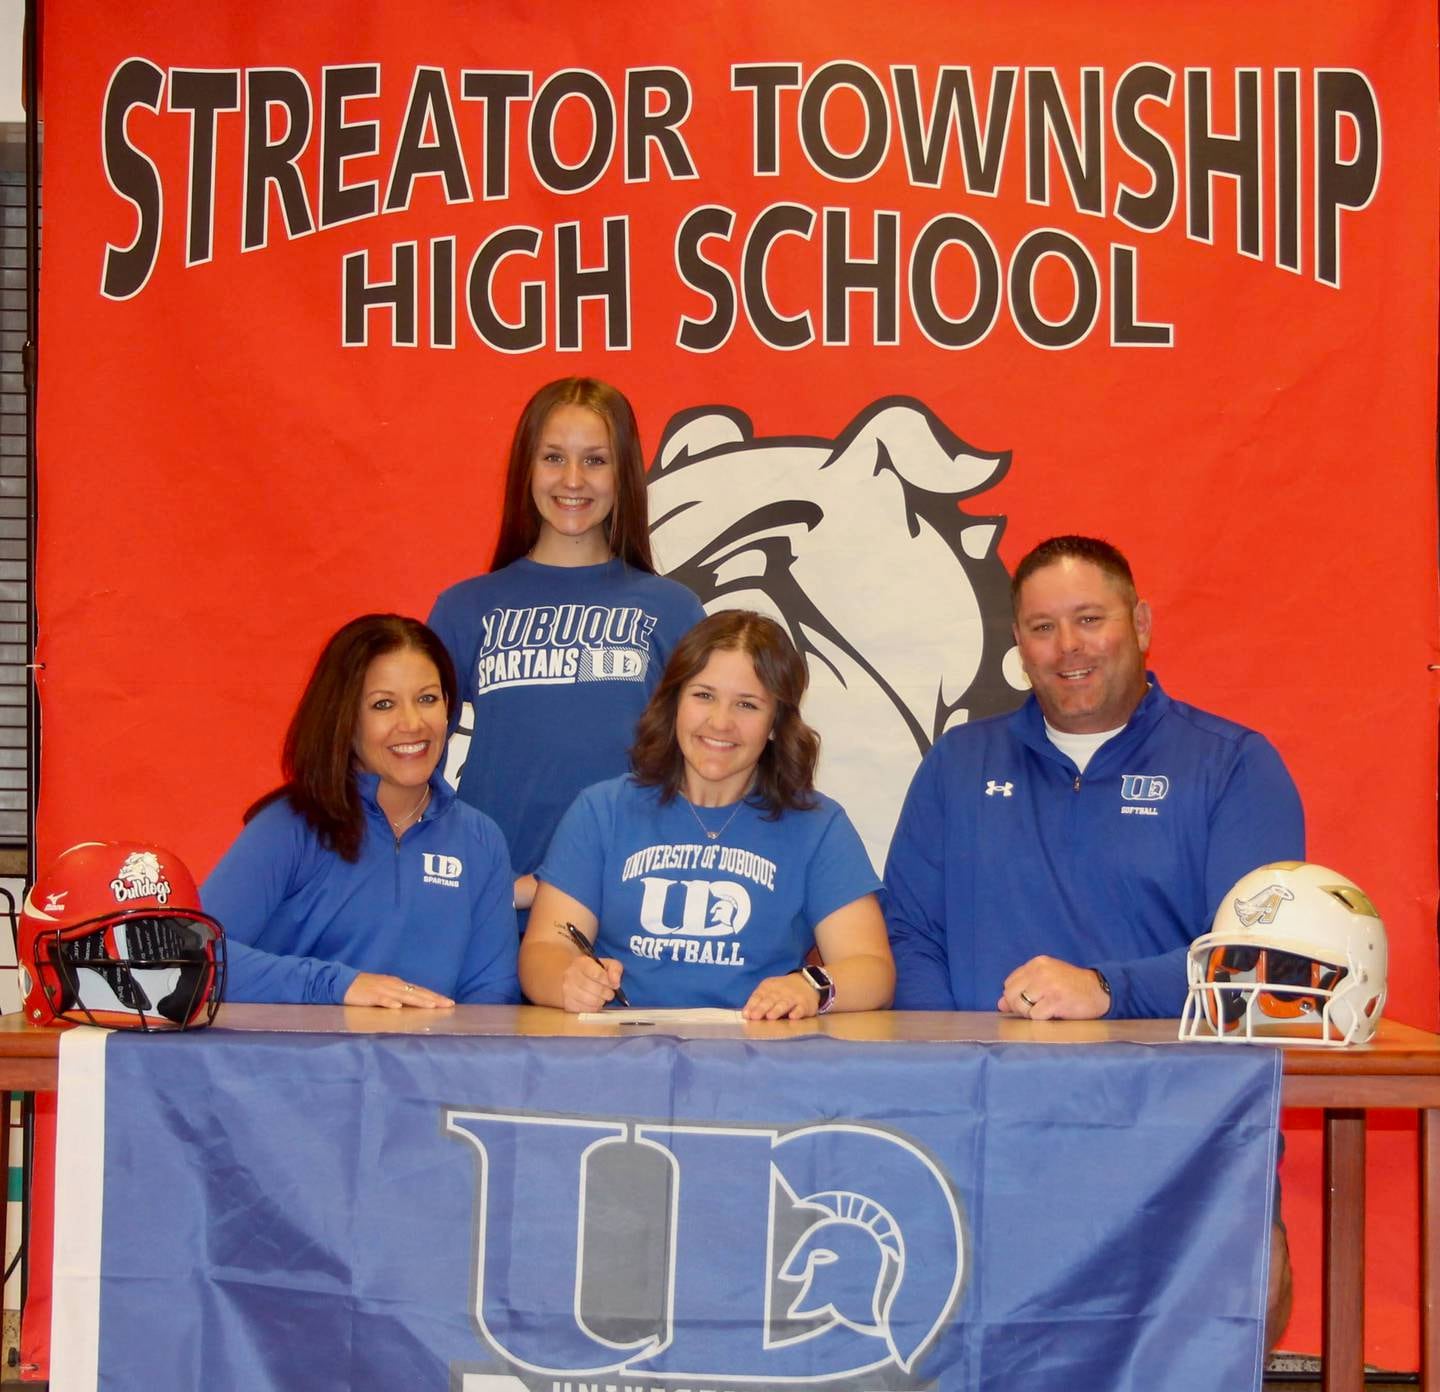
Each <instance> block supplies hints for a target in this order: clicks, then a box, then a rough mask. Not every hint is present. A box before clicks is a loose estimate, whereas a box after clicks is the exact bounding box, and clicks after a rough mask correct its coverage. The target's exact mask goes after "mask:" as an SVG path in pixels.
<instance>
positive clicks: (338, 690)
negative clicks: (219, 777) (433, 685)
mask: <svg viewBox="0 0 1440 1392" xmlns="http://www.w3.org/2000/svg"><path fill="white" fill-rule="evenodd" d="M402 648H413V649H414V650H415V651H416V652H419V653H423V654H424V655H425V656H426V657H428V658H429V659H430V661H431V662H433V663H434V664H435V670H436V671H437V672H438V673H439V674H440V690H441V692H442V693H443V694H444V697H445V709H446V711H447V712H448V713H452V714H453V712H455V711H456V710H458V709H459V707H458V705H457V687H456V682H455V664H454V663H453V662H451V660H450V654H449V653H448V652H446V651H445V645H444V643H442V642H441V641H440V639H439V638H437V637H436V636H435V634H434V633H433V632H432V631H431V630H430V629H429V628H427V627H426V626H425V625H424V624H423V623H421V622H420V620H419V619H408V618H406V617H405V616H404V615H402V614H362V615H361V616H360V617H359V618H358V619H351V620H350V622H349V623H347V624H346V625H345V626H344V627H343V628H342V629H340V630H339V631H338V632H337V633H336V634H334V636H333V637H332V638H331V639H330V641H329V642H328V643H326V644H325V647H324V649H323V651H322V652H321V653H320V656H319V658H318V660H317V661H316V663H315V670H314V671H313V672H311V673H310V680H309V681H308V682H307V683H306V684H305V691H304V693H303V694H302V695H301V697H300V704H299V705H298V706H296V708H295V714H294V715H293V716H292V717H291V718H290V728H289V729H288V730H286V732H285V745H284V748H283V749H282V751H281V755H280V771H281V773H283V774H284V775H285V782H284V783H282V784H281V785H280V787H278V788H276V789H275V790H274V791H273V792H270V793H267V794H266V795H265V796H264V797H262V798H260V799H259V800H258V801H257V802H255V803H253V804H252V805H251V806H250V807H248V808H246V810H245V820H246V821H247V822H248V821H249V820H250V819H251V818H252V817H253V816H255V814H256V813H257V812H259V811H260V809H261V808H263V807H267V806H269V804H270V803H272V802H274V801H275V800H276V799H277V798H282V797H284V798H289V800H290V804H291V806H292V807H294V808H295V810H296V811H297V812H299V813H300V815H301V816H303V817H304V818H305V820H306V821H307V822H309V823H310V825H311V826H312V827H314V829H315V831H316V834H317V835H318V836H319V838H320V842H321V844H322V845H324V846H326V847H328V848H329V849H330V850H332V851H334V852H336V854H338V855H339V856H341V857H342V858H343V859H345V860H350V861H354V860H358V859H359V857H360V842H361V839H362V838H363V836H364V834H365V813H364V809H363V807H362V805H361V801H360V789H359V786H358V784H357V782H356V778H355V726H356V722H357V721H358V720H359V718H360V700H361V697H362V696H363V695H364V690H365V673H366V672H367V671H369V670H370V664H371V663H372V662H373V661H374V660H375V659H376V658H377V657H383V656H385V654H386V653H392V652H397V651H399V650H400V649H402ZM441 757H442V758H443V757H444V751H443V750H442V751H441Z"/></svg>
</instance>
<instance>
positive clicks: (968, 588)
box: [649, 397, 1021, 868]
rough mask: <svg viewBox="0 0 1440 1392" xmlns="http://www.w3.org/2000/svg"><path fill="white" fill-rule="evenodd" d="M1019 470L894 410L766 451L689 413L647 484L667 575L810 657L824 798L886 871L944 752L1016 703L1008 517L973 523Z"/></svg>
mask: <svg viewBox="0 0 1440 1392" xmlns="http://www.w3.org/2000/svg"><path fill="white" fill-rule="evenodd" d="M1009 462H1010V456H1009V454H1008V453H1001V454H987V453H984V452H982V451H979V450H976V449H974V448H972V447H971V446H970V445H968V444H966V443H965V441H963V440H961V439H960V438H959V437H958V436H956V435H955V434H954V433H953V432H952V431H950V430H949V429H948V428H947V427H946V426H945V425H944V424H942V423H941V422H940V421H939V420H938V419H937V418H936V417H935V416H934V415H933V414H932V413H931V412H930V411H929V410H928V409H927V408H926V407H925V406H923V405H922V404H921V403H920V402H918V401H915V400H913V399H911V398H909V397H888V398H885V399H883V400H880V401H876V402H875V403H873V404H872V405H871V406H870V407H868V408H867V409H866V410H864V411H862V412H861V413H860V414H859V416H857V417H856V418H855V420H854V421H852V422H851V424H850V425H849V427H848V428H847V429H845V430H844V431H843V432H842V433H841V434H840V436H839V437H838V438H837V439H834V440H830V439H824V438H815V437H813V436H780V437H774V438H767V439H756V438H755V437H754V434H753V430H752V427H751V424H750V420H749V418H748V417H747V416H745V415H744V414H743V413H742V412H741V411H738V410H736V409H734V408H730V407H722V406H716V407H698V408H695V409H692V410H688V411H684V412H681V413H680V414H679V415H677V416H675V417H674V418H673V419H672V420H671V422H670V424H669V426H668V427H667V429H666V431H665V435H664V438H663V440H662V441H661V444H660V448H659V451H658V454H657V457H656V460H655V463H654V465H653V467H652V468H651V471H650V475H649V504H650V519H651V521H650V532H651V538H652V541H653V543H654V547H655V558H656V564H657V566H658V567H659V568H660V569H661V570H662V571H663V572H664V573H665V574H668V575H669V576H671V578H673V579H675V580H679V581H682V582H683V583H684V584H686V585H687V586H689V587H690V588H691V589H692V590H694V591H695V593H696V594H697V595H698V596H699V597H700V600H701V602H702V603H703V604H704V605H705V607H706V609H707V610H709V611H712V612H713V611H716V610H720V609H735V608H749V609H758V610H760V611H761V612H762V613H767V614H770V615H771V616H772V617H774V618H775V619H777V620H778V621H779V622H781V623H783V624H784V625H785V626H786V627H787V629H788V631H789V633H790V636H791V638H792V639H793V640H794V642H795V644H796V646H797V648H799V650H800V652H801V653H803V654H804V656H805V658H806V661H807V662H808V664H809V668H810V691H809V694H808V696H807V697H806V706H805V714H806V719H807V720H808V721H809V722H810V723H811V724H812V725H814V726H815V727H816V728H817V729H818V730H819V731H820V732H821V734H822V735H823V736H824V738H825V757H824V761H823V763H822V767H821V773H820V784H821V786H822V787H823V788H824V790H825V791H826V792H828V793H830V794H831V795H832V796H834V797H836V798H838V799H839V800H840V802H841V803H843V804H844V806H845V808H846V810H847V811H848V812H849V814H850V816H851V819H852V820H853V821H854V823H855V825H856V827H857V828H858V829H859V831H860V834H861V836H862V837H863V838H864V840H865V844H866V847H867V849H868V850H869V851H870V854H871V857H872V859H873V860H874V861H875V864H876V866H877V868H878V867H879V866H881V865H883V863H884V857H885V852H886V849H887V848H888V846H889V841H890V835H891V832H892V831H893V830H894V826H895V820H896V818H897V817H898V815H899V811H900V804H901V802H902V801H903V800H904V796H905V790H906V788H907V787H908V786H909V783H910V778H911V775H912V774H913V773H914V771H915V767H916V765H917V764H918V763H919V761H920V759H921V757H922V756H923V755H924V754H925V753H926V751H928V750H929V748H930V746H931V744H932V743H933V742H934V741H935V739H936V738H938V736H939V735H940V734H942V733H943V732H944V731H945V729H947V728H948V727H949V726H951V725H953V724H955V723H957V722H959V721H963V720H968V719H971V718H974V717H978V716H983V715H991V714H995V713H998V712H1000V711H1003V710H1009V709H1011V708H1013V707H1014V706H1015V705H1016V704H1018V702H1019V699H1020V695H1019V691H1018V689H1017V688H1018V686H1019V684H1020V680H1021V679H1020V676H1019V666H1018V663H1017V662H1016V660H1015V657H1014V655H1013V653H1012V642H1011V636H1010V597H1009V583H1010V582H1009V575H1008V574H1007V572H1006V570H1005V567H1004V564H1003V563H1002V562H1001V560H1000V558H999V556H998V555H997V554H996V549H995V548H996V543H997V542H998V541H999V539H1000V535H1001V532H1002V531H1003V529H1004V523H1005V519H1004V518H1003V517H987V516H972V515H970V514H967V513H965V512H963V511H961V509H960V500H961V499H963V498H966V497H968V496H970V495H971V494H974V493H978V492H980V491H982V490H983V489H985V488H988V487H989V486H990V485H991V484H993V483H994V482H996V481H997V480H998V479H999V478H1000V477H1001V476H1002V475H1003V474H1004V473H1005V470H1006V469H1007V468H1008V466H1009Z"/></svg>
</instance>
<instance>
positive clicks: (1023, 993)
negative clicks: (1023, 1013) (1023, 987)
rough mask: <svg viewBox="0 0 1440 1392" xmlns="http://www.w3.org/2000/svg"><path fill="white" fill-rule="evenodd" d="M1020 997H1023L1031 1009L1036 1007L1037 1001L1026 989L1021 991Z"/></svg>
mask: <svg viewBox="0 0 1440 1392" xmlns="http://www.w3.org/2000/svg"><path fill="white" fill-rule="evenodd" d="M1020 999H1021V1000H1022V1001H1024V1002H1025V1004H1026V1005H1028V1006H1029V1007H1030V1009H1031V1010H1034V1009H1035V1005H1036V1002H1035V1001H1033V1000H1031V999H1030V997H1029V996H1027V995H1026V994H1025V992H1024V991H1021V992H1020Z"/></svg>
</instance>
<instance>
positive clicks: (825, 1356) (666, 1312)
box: [445, 1108, 965, 1392]
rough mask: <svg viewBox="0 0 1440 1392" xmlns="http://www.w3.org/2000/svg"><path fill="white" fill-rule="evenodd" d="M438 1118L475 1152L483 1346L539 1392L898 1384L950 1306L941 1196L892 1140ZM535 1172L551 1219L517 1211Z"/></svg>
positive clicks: (953, 1239)
mask: <svg viewBox="0 0 1440 1392" xmlns="http://www.w3.org/2000/svg"><path fill="white" fill-rule="evenodd" d="M445 1124H446V1128H447V1130H448V1131H449V1132H450V1133H451V1134H453V1135H454V1136H456V1137H457V1138H461V1139H463V1140H465V1141H467V1142H469V1143H470V1144H471V1145H473V1146H474V1147H475V1150H476V1152H477V1156H476V1167H477V1181H478V1182H477V1189H476V1217H475V1226H474V1232H475V1254H474V1263H475V1265H474V1303H473V1313H474V1316H475V1320H476V1323H477V1325H478V1327H479V1332H480V1335H481V1338H482V1339H483V1340H484V1342H485V1343H486V1344H487V1345H488V1346H489V1347H490V1348H491V1349H493V1350H494V1352H495V1353H496V1354H497V1355H499V1357H500V1358H501V1359H503V1360H504V1361H505V1363H506V1364H507V1365H508V1366H509V1367H510V1369H512V1370H513V1372H514V1373H515V1374H517V1375H518V1376H519V1377H520V1378H521V1379H525V1377H526V1375H527V1374H531V1375H533V1374H539V1375H541V1376H542V1377H543V1378H544V1379H545V1381H544V1382H541V1381H538V1380H537V1381H535V1382H534V1384H533V1385H534V1386H536V1387H537V1388H539V1387H542V1386H543V1387H544V1388H545V1392H550V1382H551V1381H552V1380H554V1379H557V1378H562V1379H569V1378H587V1379H589V1378H595V1377H598V1376H601V1375H605V1376H607V1377H614V1378H625V1379H630V1380H633V1381H635V1382H637V1383H639V1382H642V1381H645V1380H648V1379H652V1378H653V1379H662V1378H673V1377H682V1376H683V1377H685V1378H686V1379H688V1380H693V1379H697V1378H698V1379H703V1380H704V1385H707V1386H716V1385H720V1384H722V1383H723V1382H724V1381H726V1380H729V1379H737V1380H738V1379H747V1380H753V1379H756V1378H763V1379H766V1380H767V1381H768V1380H774V1381H777V1382H778V1381H788V1380H793V1379H796V1378H805V1379H810V1378H825V1379H836V1380H838V1382H837V1385H843V1382H844V1380H845V1379H847V1378H850V1377H854V1376H858V1375H860V1374H862V1373H863V1374H867V1375H870V1376H868V1377H867V1383H873V1380H874V1378H873V1375H874V1374H875V1373H876V1372H877V1371H879V1370H881V1369H890V1370H892V1371H894V1372H897V1373H901V1374H903V1373H910V1372H912V1371H913V1370H914V1368H915V1366H916V1363H917V1361H918V1360H919V1359H920V1357H921V1356H922V1355H923V1354H924V1353H925V1352H926V1350H927V1349H928V1348H929V1347H930V1345H931V1344H932V1342H933V1340H934V1339H935V1336H936V1335H937V1334H938V1333H939V1331H940V1330H941V1329H942V1327H944V1325H945V1324H946V1322H947V1321H948V1320H949V1318H950V1316H951V1314H952V1312H953V1310H954V1309H955V1306H956V1302H957V1300H958V1298H959V1294H960V1289H961V1282H962V1277H963V1275H964V1269H965V1255H964V1238H963V1233H962V1225H961V1220H960V1209H959V1204H958V1202H957V1199H956V1196H955V1193H954V1191H953V1189H952V1187H951V1185H950V1183H949V1181H948V1180H947V1178H946V1176H945V1175H944V1174H943V1173H942V1172H941V1171H940V1169H939V1168H938V1167H937V1166H936V1165H935V1163H934V1161H933V1160H931V1159H930V1158H929V1157H928V1156H927V1155H926V1154H925V1153H924V1152H923V1151H922V1150H921V1149H920V1148H919V1147H917V1146H916V1145H915V1144H914V1143H913V1142H911V1141H909V1140H908V1139H906V1138H904V1137H902V1136H898V1135H896V1134H894V1133H891V1132H887V1131H884V1130H880V1129H877V1128H875V1127H871V1126H861V1125H856V1124H849V1123H846V1124H823V1125H818V1126H804V1127H799V1128H797V1129H795V1130H791V1131H780V1130H776V1129H774V1128H767V1127H759V1126H741V1125H735V1126H699V1125H677V1124H664V1123H657V1124H653V1125H652V1124H644V1123H638V1122H629V1121H617V1120H604V1119H582V1118H578V1117H553V1116H550V1117H547V1116H531V1115H517V1114H504V1113H496V1112H479V1111H464V1110H458V1109H453V1108H452V1109H448V1110H447V1111H446V1113H445ZM537 1172H540V1173H544V1174H545V1175H546V1183H545V1186H544V1192H545V1193H546V1194H547V1195H549V1196H550V1199H551V1202H550V1204H549V1205H548V1208H549V1211H548V1212H546V1213H543V1214H537V1213H525V1214H518V1213H517V1212H516V1211H515V1207H516V1206H515V1203H514V1196H515V1194H516V1193H517V1183H518V1185H519V1187H520V1189H522V1190H523V1189H526V1188H530V1187H531V1186H532V1185H533V1181H534V1177H535V1175H536V1173H537ZM522 1223H523V1225H524V1227H525V1232H526V1238H525V1240H524V1241H519V1242H517V1241H515V1240H514V1230H515V1229H517V1228H518V1227H519V1226H520V1225H521V1224H522ZM717 1312H723V1318H717V1317H716V1315H717ZM471 1381H476V1382H477V1385H481V1384H483V1381H485V1379H484V1375H479V1376H478V1377H474V1376H472V1377H467V1379H466V1382H467V1384H468V1383H469V1382H471ZM697 1385H699V1384H697Z"/></svg>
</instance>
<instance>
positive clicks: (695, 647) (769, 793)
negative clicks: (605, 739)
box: [630, 609, 820, 821]
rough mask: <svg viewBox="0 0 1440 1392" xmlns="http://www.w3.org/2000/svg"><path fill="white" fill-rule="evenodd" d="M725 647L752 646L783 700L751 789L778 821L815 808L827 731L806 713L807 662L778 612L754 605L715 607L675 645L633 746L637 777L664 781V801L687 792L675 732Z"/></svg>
mask: <svg viewBox="0 0 1440 1392" xmlns="http://www.w3.org/2000/svg"><path fill="white" fill-rule="evenodd" d="M720 651H724V652H742V653H744V654H745V655H746V656H747V657H748V658H749V659H750V661H751V662H752V663H754V664H755V675H756V676H757V677H759V678H760V681H761V684H762V685H763V686H764V687H765V690H766V691H767V692H769V694H770V697H771V699H772V700H774V702H775V724H774V726H773V727H772V730H771V735H772V738H771V739H769V740H767V741H766V744H765V748H764V750H763V751H762V752H761V755H760V762H759V763H758V764H756V766H755V784H754V788H753V789H752V791H751V793H750V796H751V797H752V798H754V799H755V800H756V801H757V802H760V803H762V804H763V805H764V807H765V808H766V809H767V811H768V813H769V818H768V819H769V820H770V821H775V820H776V819H777V818H778V817H779V816H780V814H781V813H782V812H801V811H805V810H806V809H808V808H811V807H814V806H815V765H816V762H817V761H818V760H819V758H820V736H819V735H818V734H817V733H816V732H815V731H814V730H812V729H811V728H810V727H809V726H808V725H807V724H806V723H805V722H804V721H803V720H802V719H801V718H800V698H801V697H802V696H804V694H805V687H806V684H807V682H808V681H809V674H808V673H807V672H806V670H805V661H804V659H803V658H802V657H801V656H800V654H799V653H798V652H796V651H795V645H794V643H792V642H791V641H790V638H789V636H788V635H787V634H786V632H785V630H784V629H783V628H781V627H780V625H779V624H777V623H776V622H775V620H774V619H770V618H766V617H765V615H764V614H757V613H755V612H754V611H753V610H750V609H727V610H724V611H723V612H721V613H719V614H711V615H710V617H709V618H706V619H701V621H700V622H699V623H697V624H696V625H695V627H694V628H692V629H691V630H690V632H689V633H687V634H686V635H685V636H684V637H683V638H682V639H681V640H680V641H679V643H677V644H676V645H675V651H674V652H672V653H671V654H670V661H669V662H667V663H666V664H665V671H664V674H663V675H662V676H661V678H660V685H659V686H657V687H656V688H655V692H654V694H653V695H652V696H651V697H650V702H649V704H648V705H647V706H646V707H645V711H644V713H643V714H642V715H641V717H640V720H639V723H638V724H637V725H636V727H635V743H634V745H633V746H632V747H631V749H630V767H631V770H632V771H633V773H634V775H635V781H636V782H637V783H640V784H643V785H644V786H645V787H649V788H659V789H660V800H661V801H662V802H669V801H671V800H672V799H673V798H674V796H675V794H676V793H678V792H679V791H680V788H681V785H682V782H683V780H684V777H685V757H684V755H683V754H681V752H680V745H679V743H678V741H677V740H676V738H675V713H676V711H677V710H678V709H679V706H680V694H681V692H682V691H683V690H684V689H685V686H686V685H687V683H689V682H691V681H694V679H695V677H696V676H697V674H698V673H699V672H700V670H701V669H702V668H703V667H704V666H705V664H706V663H707V662H709V661H710V654H711V653H713V652H720Z"/></svg>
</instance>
